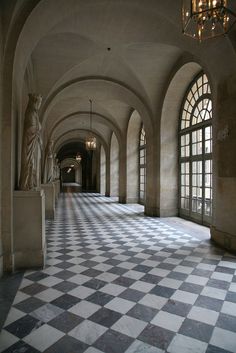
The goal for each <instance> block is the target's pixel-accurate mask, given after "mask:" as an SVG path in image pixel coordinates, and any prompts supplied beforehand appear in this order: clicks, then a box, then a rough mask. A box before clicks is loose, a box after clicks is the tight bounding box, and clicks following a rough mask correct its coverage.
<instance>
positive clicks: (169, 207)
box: [160, 62, 201, 217]
mask: <svg viewBox="0 0 236 353" xmlns="http://www.w3.org/2000/svg"><path fill="white" fill-rule="evenodd" d="M200 70H201V67H200V66H199V65H198V64H197V63H194V62H191V63H188V64H185V65H184V66H182V67H181V68H180V69H179V70H178V72H177V73H176V74H175V76H174V77H173V79H172V81H171V83H170V85H169V87H168V89H167V92H166V95H165V99H164V103H163V107H162V116H161V132H160V135H161V146H160V185H161V187H160V216H161V217H166V216H176V215H178V148H179V146H178V123H179V113H180V108H181V104H182V101H183V97H184V95H185V92H186V89H187V87H188V86H189V84H190V82H191V81H192V79H193V78H194V76H195V75H196V74H197V73H198V72H200Z"/></svg>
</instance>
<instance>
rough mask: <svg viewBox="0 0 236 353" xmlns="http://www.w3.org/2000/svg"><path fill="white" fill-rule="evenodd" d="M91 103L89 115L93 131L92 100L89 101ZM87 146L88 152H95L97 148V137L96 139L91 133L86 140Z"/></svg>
mask: <svg viewBox="0 0 236 353" xmlns="http://www.w3.org/2000/svg"><path fill="white" fill-rule="evenodd" d="M89 103H90V113H89V121H90V131H92V100H91V99H90V100H89ZM85 146H86V150H88V151H93V150H95V149H96V147H97V141H96V137H94V136H93V135H92V133H91V132H90V133H89V135H88V136H87V138H86V140H85Z"/></svg>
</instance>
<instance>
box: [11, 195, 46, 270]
mask: <svg viewBox="0 0 236 353" xmlns="http://www.w3.org/2000/svg"><path fill="white" fill-rule="evenodd" d="M13 214H14V224H13V229H14V233H13V234H14V235H13V261H14V269H15V270H17V269H21V268H32V267H43V266H44V261H45V256H46V242H45V197H44V192H43V191H42V190H41V191H14V200H13Z"/></svg>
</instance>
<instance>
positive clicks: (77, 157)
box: [75, 153, 82, 163]
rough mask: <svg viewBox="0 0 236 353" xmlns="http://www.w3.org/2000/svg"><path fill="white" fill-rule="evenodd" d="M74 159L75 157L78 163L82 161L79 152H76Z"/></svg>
mask: <svg viewBox="0 0 236 353" xmlns="http://www.w3.org/2000/svg"><path fill="white" fill-rule="evenodd" d="M75 159H76V161H77V162H78V163H80V162H81V161H82V157H81V155H80V154H79V153H77V155H76V157H75Z"/></svg>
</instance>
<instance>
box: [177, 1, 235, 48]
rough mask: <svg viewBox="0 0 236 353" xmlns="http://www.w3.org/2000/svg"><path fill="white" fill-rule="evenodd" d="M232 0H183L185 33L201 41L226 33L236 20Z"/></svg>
mask: <svg viewBox="0 0 236 353" xmlns="http://www.w3.org/2000/svg"><path fill="white" fill-rule="evenodd" d="M231 2H232V0H231V1H230V0H183V6H182V19H183V33H184V34H186V35H187V36H190V37H192V38H194V39H198V40H199V41H200V42H201V41H202V40H204V39H208V38H213V37H217V36H220V35H222V34H226V33H227V32H228V31H229V29H230V28H231V27H232V26H233V24H234V23H235V20H236V14H235V13H234V12H233V11H232V10H230V7H229V5H230V3H231Z"/></svg>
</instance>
